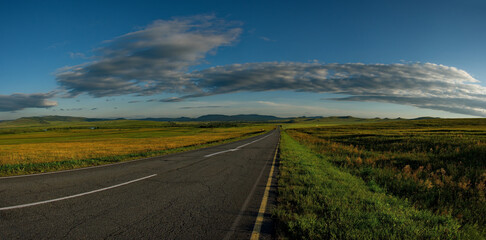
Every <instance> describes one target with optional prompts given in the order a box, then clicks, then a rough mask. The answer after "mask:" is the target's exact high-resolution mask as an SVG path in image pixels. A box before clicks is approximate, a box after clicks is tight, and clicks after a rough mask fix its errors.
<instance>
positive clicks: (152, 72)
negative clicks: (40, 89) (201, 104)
mask: <svg viewBox="0 0 486 240" xmlns="http://www.w3.org/2000/svg"><path fill="white" fill-rule="evenodd" d="M240 32H241V29H240V28H237V27H234V24H232V23H227V22H225V21H223V20H219V19H216V18H215V17H213V16H195V17H188V18H175V19H173V20H168V21H165V20H158V21H155V22H153V23H152V24H150V25H149V26H147V27H145V28H144V29H141V30H139V31H135V32H131V33H127V34H125V35H122V36H119V37H116V38H114V39H112V40H109V41H105V46H103V47H100V48H98V49H97V50H96V54H95V55H96V60H94V61H92V62H88V63H85V64H81V65H76V66H69V67H64V68H61V69H59V70H58V72H57V73H56V79H57V82H58V83H59V84H60V85H61V87H63V88H64V89H65V90H67V91H69V94H70V95H71V96H76V95H79V94H81V93H88V94H90V95H92V96H95V97H103V96H114V95H123V94H132V93H135V94H139V95H150V94H156V93H160V92H194V91H197V89H198V88H197V87H196V86H194V84H193V83H192V82H191V81H190V80H189V74H188V73H187V68H188V67H190V66H193V65H196V64H199V63H201V61H202V60H203V58H204V57H205V56H206V55H207V54H210V53H213V52H214V51H215V50H216V49H217V48H218V47H220V46H224V45H229V44H231V43H232V42H234V41H235V40H236V39H237V37H238V35H239V34H240ZM77 55H79V54H77Z"/></svg>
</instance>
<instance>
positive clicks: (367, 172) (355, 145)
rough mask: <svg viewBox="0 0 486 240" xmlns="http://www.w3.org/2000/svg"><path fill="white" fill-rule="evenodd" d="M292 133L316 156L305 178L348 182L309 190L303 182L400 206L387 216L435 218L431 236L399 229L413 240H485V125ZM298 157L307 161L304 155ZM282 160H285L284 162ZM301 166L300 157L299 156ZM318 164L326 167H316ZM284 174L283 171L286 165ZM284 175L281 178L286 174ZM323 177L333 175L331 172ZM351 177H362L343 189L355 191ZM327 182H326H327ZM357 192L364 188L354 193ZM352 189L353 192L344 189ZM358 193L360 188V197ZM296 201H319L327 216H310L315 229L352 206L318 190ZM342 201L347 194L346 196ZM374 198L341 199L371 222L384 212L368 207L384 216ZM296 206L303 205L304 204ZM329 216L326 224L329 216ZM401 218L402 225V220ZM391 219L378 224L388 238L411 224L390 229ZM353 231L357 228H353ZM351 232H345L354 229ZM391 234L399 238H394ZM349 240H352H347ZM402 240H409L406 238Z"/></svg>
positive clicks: (420, 123) (437, 122) (433, 123)
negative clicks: (413, 214)
mask: <svg viewBox="0 0 486 240" xmlns="http://www.w3.org/2000/svg"><path fill="white" fill-rule="evenodd" d="M287 132H288V133H289V135H290V136H291V137H292V138H293V139H295V140H297V141H298V142H299V143H301V144H304V145H306V147H307V148H308V149H310V150H309V151H312V153H308V154H310V155H312V156H314V157H312V156H309V157H310V158H312V159H315V160H314V162H309V163H305V164H304V163H299V164H304V165H305V166H307V165H309V166H311V165H312V166H315V167H310V170H307V171H311V170H312V168H316V169H324V170H322V171H331V170H332V171H335V172H339V174H345V175H346V176H347V177H344V178H337V179H334V180H335V182H334V183H329V182H328V181H331V180H328V179H327V180H326V179H325V178H323V179H318V180H309V181H310V183H306V184H307V185H311V186H313V185H323V186H322V187H324V189H327V188H329V189H328V190H329V191H334V190H336V191H338V192H339V191H347V192H349V191H351V192H359V191H366V192H368V193H367V194H381V195H383V196H389V197H392V198H393V199H399V200H396V201H398V202H400V204H398V205H397V206H393V207H390V208H389V210H388V211H399V210H400V209H408V208H410V209H409V210H407V212H408V211H410V212H412V211H417V212H420V214H422V213H423V214H426V215H427V216H428V217H427V218H430V220H429V223H434V224H432V225H430V226H431V227H433V226H435V228H436V229H435V230H433V231H436V232H435V233H432V232H429V230H426V231H425V230H424V231H425V232H421V233H420V234H418V235H417V234H415V235H414V234H413V232H416V231H415V230H413V231H412V230H402V231H404V232H405V233H407V234H411V235H410V236H415V237H417V238H429V237H421V236H429V233H430V234H432V235H430V238H442V239H447V238H450V237H452V238H456V237H459V238H462V237H464V236H467V237H465V238H479V239H484V238H486V231H485V229H486V217H485V216H486V199H485V190H486V187H485V185H486V167H485V166H486V119H455V120H441V119H434V120H414V121H405V120H401V121H394V122H386V123H373V124H361V125H346V126H332V127H331V126H328V127H314V128H298V129H289V130H287ZM286 141H290V140H286ZM296 144H297V143H295V142H294V143H292V144H288V143H287V148H291V149H292V148H295V146H294V145H296ZM284 146H286V145H285V144H283V147H282V152H284V148H285V147H284ZM289 146H290V147H289ZM301 154H302V155H303V153H301ZM283 159H285V155H284V158H283ZM299 159H302V158H301V157H299ZM286 161H288V160H286ZM301 161H304V160H303V159H302V160H301ZM328 163H331V164H328ZM319 164H321V165H322V166H318V165H319ZM282 167H284V164H283V163H282ZM281 171H282V178H283V179H284V178H285V176H284V175H283V174H284V172H285V171H283V170H281ZM312 171H318V170H312ZM319 171H320V170H319ZM294 172H295V171H294ZM297 172H298V171H297ZM289 174H296V176H293V177H291V178H297V177H300V175H299V174H298V173H289ZM319 174H320V173H319ZM326 174H327V175H328V176H330V175H329V174H330V173H326ZM352 177H353V179H354V178H358V179H359V181H358V180H356V181H357V182H355V183H353V184H351V185H350V186H349V187H346V184H350V183H349V182H348V181H350V180H349V179H351V178H352ZM333 178H334V177H333ZM348 178H349V179H348ZM282 181H283V180H282ZM322 181H326V182H327V183H322ZM353 181H355V180H353ZM346 182H348V183H346ZM282 184H283V183H282ZM307 185H305V186H307ZM358 185H359V186H360V187H352V186H358ZM284 186H285V185H284ZM334 188H339V189H341V190H338V189H334ZM347 188H349V189H348V190H344V189H347ZM361 188H363V189H362V190H360V189H361ZM293 191H296V190H295V189H294V190H293ZM326 191H327V190H326ZM297 194H298V195H303V196H306V195H311V196H312V197H314V198H316V200H314V201H317V203H318V204H317V205H322V206H325V207H323V209H316V210H312V211H311V213H310V215H313V216H314V217H315V219H314V220H315V221H317V222H319V221H320V220H319V219H320V218H321V215H322V213H326V214H331V213H327V212H326V211H327V210H326V209H327V208H331V209H334V208H337V209H338V210H336V211H338V212H339V211H344V210H343V209H345V208H349V207H351V206H346V207H343V206H342V205H340V204H344V203H342V201H343V199H341V200H338V199H336V197H329V196H334V195H332V194H333V193H331V194H329V193H326V194H320V193H319V192H316V191H314V190H312V191H309V190H306V191H304V193H300V192H299V193H297ZM343 194H344V195H346V193H343ZM353 196H354V194H353ZM341 197H343V196H341ZM351 197H352V196H351ZM354 197H357V196H354ZM375 197H376V196H375ZM370 198H371V195H370ZM377 199H378V200H372V199H368V197H366V198H363V199H359V200H356V199H354V200H350V199H347V198H344V201H347V202H349V201H351V202H353V201H354V202H355V203H354V204H358V205H357V206H358V207H357V208H360V207H359V206H361V207H362V208H364V209H365V210H363V211H364V212H363V214H365V215H363V216H364V218H365V219H367V218H370V219H375V218H374V217H373V216H374V215H376V214H379V212H380V211H378V212H374V211H375V210H372V209H373V208H370V207H369V206H366V205H367V204H368V203H369V204H371V205H373V206H374V207H375V208H376V209H377V210H379V209H380V208H381V207H383V206H384V205H383V204H384V203H385V202H386V201H385V200H379V199H381V197H378V198H377ZM298 201H304V203H305V201H307V200H305V199H304V200H298ZM393 201H395V200H393ZM338 202H340V203H338ZM363 204H364V205H363ZM389 204H391V203H389ZM403 204H405V205H403ZM390 206H392V205H390ZM346 211H348V210H346ZM349 211H351V210H349ZM353 211H354V210H353ZM356 214H358V213H356ZM397 214H398V213H397ZM420 214H419V215H420ZM431 214H432V215H431ZM281 215H282V214H281ZM351 215H352V214H351ZM324 216H325V217H324V218H328V217H329V216H327V215H324ZM423 216H425V215H423ZM396 217H397V219H400V218H401V217H399V215H397V216H396ZM413 218H415V217H413ZM427 218H424V220H423V221H427ZM387 219H388V217H387V218H385V219H379V220H376V219H375V220H376V221H378V222H377V223H380V224H379V225H380V226H387V227H385V228H386V229H384V230H383V231H391V230H390V229H388V228H395V227H399V226H401V225H404V224H405V223H406V224H407V225H410V224H412V223H407V220H403V221H402V220H400V221H398V222H394V221H395V220H393V221H391V223H393V224H396V226H395V225H393V224H392V225H393V227H392V225H388V223H387V221H389V219H388V220H387ZM392 219H395V218H392ZM434 219H435V220H434ZM438 219H442V220H440V221H439V220H438ZM311 220H312V219H310V220H308V221H311ZM314 220H312V221H314ZM312 221H311V222H312ZM324 221H325V222H323V223H321V224H324V225H323V226H327V225H326V224H331V223H329V222H328V221H327V220H324ZM370 221H371V220H370ZM417 221H418V222H420V221H419V220H417V219H415V220H414V222H417ZM445 222H447V224H451V225H447V224H446V225H443V224H442V223H445ZM391 223H390V224H391ZM349 224H352V225H353V226H354V224H355V223H349ZM383 224H384V225H383ZM420 224H422V225H424V226H426V225H427V224H425V223H420ZM411 226H414V225H413V224H412V225H411ZM348 227H349V226H348ZM348 227H347V228H346V229H349V228H348ZM370 227H372V228H375V227H376V226H373V225H370ZM378 228H380V227H378ZM286 229H287V231H288V232H289V233H293V232H294V231H293V230H292V229H293V225H290V226H288V227H287V228H286ZM289 229H290V230H289ZM370 231H371V230H370ZM380 231H381V230H380ZM410 231H411V232H410ZM417 231H419V230H417ZM430 231H432V230H430ZM311 232H312V231H311ZM331 232H332V231H331ZM419 232H420V231H419ZM359 234H365V233H359ZM374 234H375V233H374ZM387 234H391V235H392V236H395V235H394V233H387ZM423 234H425V235H423ZM447 234H452V235H447ZM477 234H479V235H477ZM365 235H366V234H365ZM365 235H363V236H365ZM304 236H305V234H304ZM326 236H330V235H326ZM356 236H357V235H356ZM366 236H367V235H366ZM397 236H398V235H397ZM407 236H408V235H407ZM461 236H462V237H461ZM348 237H349V236H348ZM415 237H411V238H412V239H413V238H415ZM312 238H313V237H312ZM350 238H355V237H353V236H351V235H350ZM397 238H400V239H402V238H409V237H406V236H405V235H403V236H399V237H397Z"/></svg>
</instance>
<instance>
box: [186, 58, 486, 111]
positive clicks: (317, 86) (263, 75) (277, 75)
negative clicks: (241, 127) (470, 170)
mask: <svg viewBox="0 0 486 240" xmlns="http://www.w3.org/2000/svg"><path fill="white" fill-rule="evenodd" d="M192 76H193V79H192V81H194V82H195V84H196V85H197V86H198V87H199V88H200V90H199V92H198V93H194V94H189V95H185V96H182V97H180V98H179V100H183V99H186V98H193V97H200V96H208V95H215V94H224V93H232V92H239V91H271V90H291V91H299V92H315V93H335V94H343V95H348V97H343V98H335V99H333V100H347V101H375V102H388V103H397V104H405V105H412V106H416V107H420V108H427V109H435V110H444V111H448V112H453V113H461V114H468V115H476V116H486V88H485V87H483V86H481V85H479V84H478V83H479V81H478V80H476V79H474V78H473V77H472V76H471V75H470V74H468V73H467V72H465V71H463V70H460V69H457V68H455V67H448V66H444V65H438V64H433V63H424V64H422V63H414V64H361V63H348V64H337V63H333V64H321V63H295V62H266V63H247V64H233V65H228V66H219V67H212V68H208V69H205V70H202V71H198V72H193V73H192Z"/></svg>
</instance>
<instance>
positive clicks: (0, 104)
mask: <svg viewBox="0 0 486 240" xmlns="http://www.w3.org/2000/svg"><path fill="white" fill-rule="evenodd" d="M53 96H54V93H33V94H24V93H14V94H11V95H0V112H9V111H17V110H22V109H25V108H50V107H54V106H57V102H56V101H50V100H48V99H49V98H52V97H53Z"/></svg>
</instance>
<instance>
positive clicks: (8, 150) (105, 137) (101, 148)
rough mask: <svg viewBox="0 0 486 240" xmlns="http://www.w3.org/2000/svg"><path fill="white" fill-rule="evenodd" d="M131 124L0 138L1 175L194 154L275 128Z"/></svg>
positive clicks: (58, 130) (20, 133)
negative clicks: (201, 148) (199, 149)
mask: <svg viewBox="0 0 486 240" xmlns="http://www.w3.org/2000/svg"><path fill="white" fill-rule="evenodd" d="M128 123H132V125H130V124H125V123H123V125H122V127H121V126H120V123H118V124H119V125H118V126H116V125H115V126H111V127H110V126H104V125H101V127H98V128H94V129H87V128H86V127H83V128H78V127H79V126H77V127H66V126H63V127H59V128H56V127H55V126H54V127H52V128H51V129H49V130H48V131H37V129H33V130H34V131H28V130H29V129H28V128H27V129H23V130H22V131H21V132H14V133H3V134H0V175H12V174H21V173H32V172H42V171H50V170H58V169H66V168H72V167H76V166H78V167H81V166H88V165H97V164H102V163H107V162H114V161H121V160H126V159H133V158H137V157H146V156H153V155H156V154H164V153H167V152H170V151H169V150H174V149H179V150H182V149H184V148H188V147H189V148H191V149H192V148H194V147H197V146H206V145H208V144H211V143H216V142H222V141H227V140H236V139H239V138H242V137H248V136H251V135H255V134H260V133H263V132H265V131H267V130H270V129H271V128H272V126H270V125H266V126H262V125H241V126H230V127H226V126H223V125H221V126H216V127H214V126H207V124H203V125H201V124H198V125H196V124H192V123H191V124H172V125H173V126H172V127H170V126H167V124H166V125H165V126H162V127H161V126H158V125H156V126H154V127H150V126H148V125H147V124H146V123H139V122H133V121H131V122H128ZM64 124H65V123H64ZM98 124H99V123H98ZM137 124H140V126H137ZM75 126H76V125H75ZM7 130H8V129H7Z"/></svg>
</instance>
